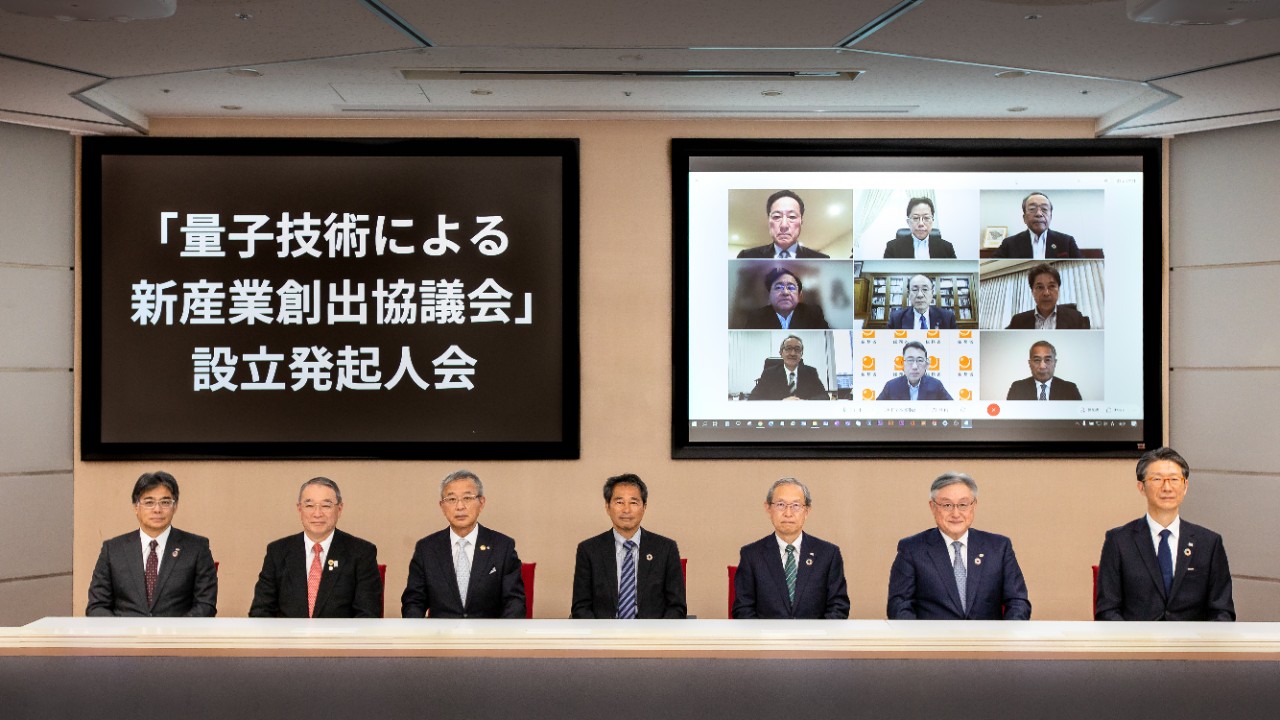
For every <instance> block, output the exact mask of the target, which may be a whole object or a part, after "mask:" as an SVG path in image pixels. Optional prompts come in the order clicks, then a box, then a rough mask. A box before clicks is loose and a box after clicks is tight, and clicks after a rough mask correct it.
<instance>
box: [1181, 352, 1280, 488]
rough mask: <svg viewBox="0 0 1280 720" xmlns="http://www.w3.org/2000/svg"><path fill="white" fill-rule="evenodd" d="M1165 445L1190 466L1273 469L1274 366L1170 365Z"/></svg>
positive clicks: (1277, 375) (1277, 454)
mask: <svg viewBox="0 0 1280 720" xmlns="http://www.w3.org/2000/svg"><path fill="white" fill-rule="evenodd" d="M1169 406H1170V413H1171V418H1172V421H1171V423H1170V425H1171V428H1170V431H1169V436H1170V444H1172V445H1173V447H1175V448H1177V449H1178V452H1181V453H1182V454H1183V455H1184V456H1185V457H1186V458H1187V462H1189V463H1191V467H1192V470H1194V469H1195V468H1202V469H1204V470H1218V471H1225V470H1242V471H1245V472H1251V473H1274V472H1275V469H1276V467H1278V466H1280V443H1277V442H1276V435H1275V430H1274V424H1275V413H1276V408H1277V407H1280V372H1277V371H1276V370H1271V369H1267V370H1230V369H1228V370H1188V369H1183V370H1175V371H1174V372H1173V373H1171V374H1170V376H1169Z"/></svg>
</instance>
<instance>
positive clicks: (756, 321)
mask: <svg viewBox="0 0 1280 720" xmlns="http://www.w3.org/2000/svg"><path fill="white" fill-rule="evenodd" d="M742 327H743V328H745V329H747V330H781V329H782V322H781V321H780V320H778V313H776V312H774V310H773V306H772V305H765V306H764V307H762V308H756V309H755V310H752V311H751V312H749V313H747V321H746V323H745V324H744V325H743V326H742ZM788 329H789V330H829V329H831V326H829V325H827V318H826V317H825V316H824V315H823V314H822V308H820V307H817V306H816V305H806V304H805V303H798V304H797V305H796V309H795V310H792V311H791V327H790V328H788Z"/></svg>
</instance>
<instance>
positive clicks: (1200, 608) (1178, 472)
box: [1094, 447, 1236, 622]
mask: <svg viewBox="0 0 1280 720" xmlns="http://www.w3.org/2000/svg"><path fill="white" fill-rule="evenodd" d="M1137 475H1138V492H1139V493H1141V494H1142V495H1143V497H1145V498H1146V500H1147V514H1146V516H1144V517H1140V518H1138V519H1137V520H1134V521H1133V522H1131V523H1129V524H1127V525H1122V526H1120V527H1118V528H1115V529H1114V530H1109V531H1107V536H1106V539H1105V540H1103V542H1102V559H1101V560H1099V561H1098V598H1097V600H1096V601H1095V603H1094V619H1096V620H1224V621H1228V622H1229V621H1233V620H1235V619H1236V608H1235V603H1234V602H1233V601H1232V599H1231V568H1230V567H1229V566H1228V565H1227V551H1226V550H1225V549H1224V548H1223V546H1222V536H1221V535H1219V534H1218V533H1216V532H1214V531H1212V530H1209V529H1208V528H1203V527H1200V526H1199V525H1193V524H1191V523H1189V522H1186V521H1185V520H1182V518H1181V517H1180V516H1179V514H1178V509H1179V508H1180V507H1181V506H1182V501H1183V499H1184V498H1186V496H1187V489H1188V488H1189V487H1190V484H1191V467H1190V466H1189V465H1188V464H1187V461H1186V460H1185V459H1183V457H1182V456H1181V455H1179V454H1178V453H1177V451H1175V450H1174V449H1173V448H1168V447H1162V448H1158V449H1156V450H1151V451H1149V452H1147V453H1146V454H1144V455H1143V456H1142V457H1141V458H1139V460H1138V467H1137Z"/></svg>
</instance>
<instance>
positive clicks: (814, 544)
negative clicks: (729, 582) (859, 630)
mask: <svg viewBox="0 0 1280 720" xmlns="http://www.w3.org/2000/svg"><path fill="white" fill-rule="evenodd" d="M812 505H813V502H812V498H811V497H810V495H809V488H807V487H805V485H804V483H802V482H800V481H799V480H797V479H795V478H792V477H785V478H782V479H781V480H778V481H777V482H775V483H774V484H773V486H772V487H770V488H769V494H768V495H766V496H765V501H764V510H765V512H766V513H767V514H768V515H769V519H770V520H771V521H772V522H773V530H774V532H773V533H772V534H770V535H767V536H765V537H764V538H762V539H760V540H757V541H756V542H753V543H751V544H750V545H746V546H743V548H742V552H741V555H740V559H739V560H738V572H737V574H736V575H735V576H734V580H733V589H734V601H733V616H734V617H735V618H764V619H775V620H776V619H787V618H800V619H821V618H827V619H832V620H844V619H846V618H848V617H849V589H848V585H847V584H846V583H845V579H844V558H843V557H841V555H840V548H838V547H836V546H835V545H832V544H831V543H829V542H827V541H825V540H820V539H818V538H816V537H814V536H813V535H806V534H805V533H804V522H805V520H806V519H807V518H808V517H809V510H810V508H811V507H812Z"/></svg>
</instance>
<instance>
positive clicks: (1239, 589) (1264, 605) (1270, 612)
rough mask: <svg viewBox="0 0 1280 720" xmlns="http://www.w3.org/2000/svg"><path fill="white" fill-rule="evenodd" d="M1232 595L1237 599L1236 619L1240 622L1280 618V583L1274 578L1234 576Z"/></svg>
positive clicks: (1271, 620)
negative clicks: (1255, 578)
mask: <svg viewBox="0 0 1280 720" xmlns="http://www.w3.org/2000/svg"><path fill="white" fill-rule="evenodd" d="M1231 569H1232V570H1235V568H1234V567H1233V568H1231ZM1231 596H1232V599H1234V600H1235V601H1236V620H1238V621H1240V622H1276V621H1277V620H1280V583H1277V582H1276V581H1274V580H1253V579H1250V578H1240V577H1233V578H1232V579H1231Z"/></svg>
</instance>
